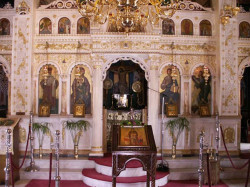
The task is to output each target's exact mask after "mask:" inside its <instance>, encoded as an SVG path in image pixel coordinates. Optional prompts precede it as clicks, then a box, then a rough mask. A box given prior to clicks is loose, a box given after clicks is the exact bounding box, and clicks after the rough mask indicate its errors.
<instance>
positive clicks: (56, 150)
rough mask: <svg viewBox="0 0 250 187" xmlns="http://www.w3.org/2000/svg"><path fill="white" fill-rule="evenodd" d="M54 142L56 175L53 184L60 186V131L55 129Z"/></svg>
mask: <svg viewBox="0 0 250 187" xmlns="http://www.w3.org/2000/svg"><path fill="white" fill-rule="evenodd" d="M55 134H56V142H55V146H56V149H55V157H56V176H55V184H56V187H60V180H61V177H60V176H59V154H60V153H59V137H60V131H59V130H57V131H56V133H55Z"/></svg>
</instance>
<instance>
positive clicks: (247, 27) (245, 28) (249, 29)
mask: <svg viewBox="0 0 250 187" xmlns="http://www.w3.org/2000/svg"><path fill="white" fill-rule="evenodd" d="M239 37H240V38H250V24H249V23H248V22H247V21H242V22H241V23H240V24H239Z"/></svg>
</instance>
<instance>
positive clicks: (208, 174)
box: [206, 153, 211, 187]
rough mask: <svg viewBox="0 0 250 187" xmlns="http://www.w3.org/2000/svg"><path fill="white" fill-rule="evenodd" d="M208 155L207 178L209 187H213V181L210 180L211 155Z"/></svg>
mask: <svg viewBox="0 0 250 187" xmlns="http://www.w3.org/2000/svg"><path fill="white" fill-rule="evenodd" d="M206 155H207V178H208V186H209V187H211V179H210V169H209V154H208V153H206Z"/></svg>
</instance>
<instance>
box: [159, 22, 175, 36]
mask: <svg viewBox="0 0 250 187" xmlns="http://www.w3.org/2000/svg"><path fill="white" fill-rule="evenodd" d="M162 34H167V35H174V34H175V30H174V21H173V20H171V19H164V20H163V21H162Z"/></svg>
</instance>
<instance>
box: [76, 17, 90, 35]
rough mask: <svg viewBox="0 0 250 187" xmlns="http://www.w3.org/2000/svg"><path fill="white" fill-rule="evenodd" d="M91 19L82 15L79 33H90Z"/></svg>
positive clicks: (79, 21)
mask: <svg viewBox="0 0 250 187" xmlns="http://www.w3.org/2000/svg"><path fill="white" fill-rule="evenodd" d="M89 33H90V21H89V18H87V17H82V18H80V19H78V21H77V34H89Z"/></svg>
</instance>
